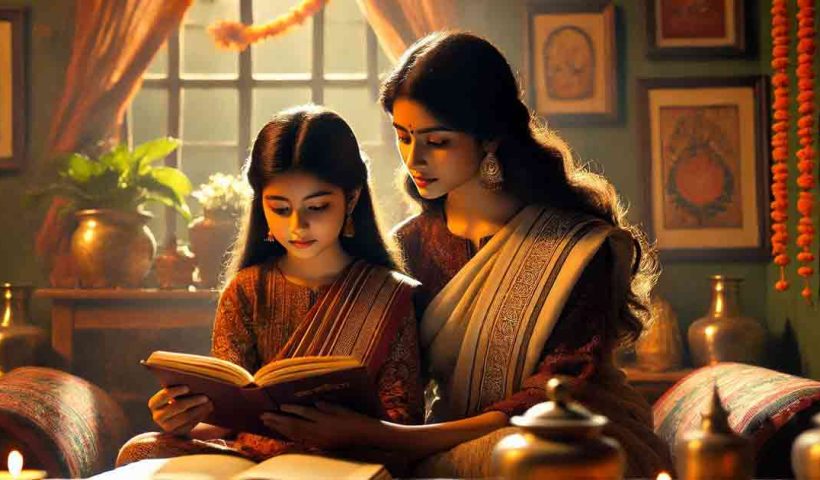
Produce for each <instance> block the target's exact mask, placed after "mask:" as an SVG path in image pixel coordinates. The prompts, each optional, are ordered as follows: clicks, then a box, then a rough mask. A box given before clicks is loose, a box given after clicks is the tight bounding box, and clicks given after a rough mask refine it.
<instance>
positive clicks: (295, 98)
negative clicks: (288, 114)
mask: <svg viewBox="0 0 820 480" xmlns="http://www.w3.org/2000/svg"><path fill="white" fill-rule="evenodd" d="M308 102H310V88H307V87H279V88H257V89H254V91H253V119H252V123H251V142H253V140H254V139H255V138H256V134H258V133H259V130H260V129H262V127H263V126H264V125H265V124H266V123H267V122H268V120H270V118H271V117H272V116H273V115H274V114H275V113H276V112H278V111H279V110H284V109H285V108H288V107H292V106H294V105H301V104H303V103H308Z"/></svg>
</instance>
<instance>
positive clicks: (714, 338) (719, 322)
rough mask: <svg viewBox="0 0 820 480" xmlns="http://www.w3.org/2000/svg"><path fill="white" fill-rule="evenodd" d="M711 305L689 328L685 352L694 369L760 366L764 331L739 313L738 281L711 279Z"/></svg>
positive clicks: (764, 346)
mask: <svg viewBox="0 0 820 480" xmlns="http://www.w3.org/2000/svg"><path fill="white" fill-rule="evenodd" d="M710 279H711V281H712V303H711V305H710V307H709V311H708V312H707V313H706V315H705V316H703V317H701V318H699V319H697V320H695V321H694V322H693V323H692V325H690V326H689V332H688V337H689V351H690V352H691V354H692V363H693V364H694V365H695V366H696V367H702V366H704V365H713V364H715V363H718V362H741V363H750V364H756V365H760V364H762V363H763V360H764V355H765V351H766V350H765V348H766V329H765V328H763V326H762V325H761V324H760V322H758V321H757V320H755V319H753V318H749V317H746V316H744V315H743V314H742V313H741V311H740V301H739V290H740V282H741V281H742V279H740V278H731V277H725V276H723V275H714V276H712V277H710Z"/></svg>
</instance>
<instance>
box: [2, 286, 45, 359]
mask: <svg viewBox="0 0 820 480" xmlns="http://www.w3.org/2000/svg"><path fill="white" fill-rule="evenodd" d="M33 290H34V288H33V287H32V286H31V285H19V284H12V283H3V284H0V375H2V374H4V373H8V372H9V371H11V370H13V369H15V368H17V367H21V366H23V365H34V364H35V363H36V354H37V349H38V348H39V347H40V346H41V345H42V344H43V342H44V341H45V339H46V335H45V331H43V329H41V328H39V327H35V326H34V325H30V324H29V318H28V316H29V301H30V299H31V292H32V291H33Z"/></svg>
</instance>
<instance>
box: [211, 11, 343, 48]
mask: <svg viewBox="0 0 820 480" xmlns="http://www.w3.org/2000/svg"><path fill="white" fill-rule="evenodd" d="M328 2H330V0H302V1H301V2H300V3H299V4H298V5H295V6H293V7H291V8H290V10H288V11H287V13H283V14H282V15H279V16H278V17H276V18H274V19H273V20H271V21H270V22H268V23H266V24H264V25H245V24H244V23H241V22H235V21H231V20H222V21H220V22H217V23H215V24H213V25H211V26H210V27H208V32H209V33H210V34H211V35H212V36H213V37H214V41H215V42H216V44H217V46H218V47H220V48H224V49H228V50H245V49H246V48H248V45H251V44H254V43H256V42H258V41H260V40H263V39H265V38H268V37H273V36H276V35H280V34H282V33H284V32H286V31H288V30H289V29H291V28H292V27H295V26H296V25H301V24H302V23H304V22H305V20H307V19H308V18H310V17H312V16H313V15H315V14H316V12H318V11H319V10H321V9H322V8H324V7H325V5H327V4H328Z"/></svg>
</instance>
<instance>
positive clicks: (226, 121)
mask: <svg viewBox="0 0 820 480" xmlns="http://www.w3.org/2000/svg"><path fill="white" fill-rule="evenodd" d="M237 96H238V95H237V91H236V90H234V89H229V88H207V89H205V88H186V89H183V90H182V129H181V131H182V139H183V140H184V141H186V142H189V141H194V142H203V141H212V142H236V141H237V138H238V134H237V126H236V122H237V117H238V116H239V100H238V98H237Z"/></svg>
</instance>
